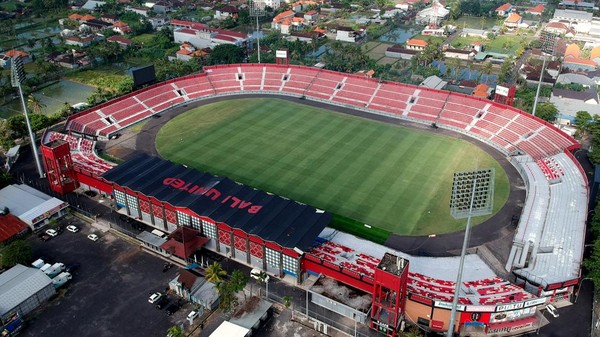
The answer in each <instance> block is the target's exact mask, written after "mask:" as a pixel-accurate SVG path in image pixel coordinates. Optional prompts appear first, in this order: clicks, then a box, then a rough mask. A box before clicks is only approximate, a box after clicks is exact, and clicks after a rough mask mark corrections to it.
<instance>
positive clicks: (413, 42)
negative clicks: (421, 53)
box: [406, 39, 427, 47]
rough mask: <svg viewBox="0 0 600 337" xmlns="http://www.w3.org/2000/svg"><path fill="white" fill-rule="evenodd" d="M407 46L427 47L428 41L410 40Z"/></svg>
mask: <svg viewBox="0 0 600 337" xmlns="http://www.w3.org/2000/svg"><path fill="white" fill-rule="evenodd" d="M406 45H408V46H419V47H427V41H424V40H420V39H410V40H408V41H406Z"/></svg>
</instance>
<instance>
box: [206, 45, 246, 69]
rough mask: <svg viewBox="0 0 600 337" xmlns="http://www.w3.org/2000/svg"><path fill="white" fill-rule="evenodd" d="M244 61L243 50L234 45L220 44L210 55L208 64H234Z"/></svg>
mask: <svg viewBox="0 0 600 337" xmlns="http://www.w3.org/2000/svg"><path fill="white" fill-rule="evenodd" d="M243 60H244V51H243V50H242V48H240V47H238V46H236V45H233V44H220V45H218V46H216V47H215V48H214V49H213V51H212V52H211V53H210V55H209V56H208V60H207V63H208V64H209V65H214V64H232V63H241V62H242V61H243Z"/></svg>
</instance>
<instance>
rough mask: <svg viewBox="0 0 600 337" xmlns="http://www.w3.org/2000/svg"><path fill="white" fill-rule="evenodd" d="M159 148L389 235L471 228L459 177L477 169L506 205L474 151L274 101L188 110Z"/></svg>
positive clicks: (501, 187) (503, 188) (501, 182)
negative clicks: (455, 204)
mask: <svg viewBox="0 0 600 337" xmlns="http://www.w3.org/2000/svg"><path fill="white" fill-rule="evenodd" d="M157 149H158V151H159V153H160V154H161V156H162V157H164V158H166V159H169V160H171V161H174V162H176V163H182V164H186V165H188V166H190V167H193V168H196V169H198V170H201V171H208V172H211V173H213V174H216V175H222V176H227V177H230V178H232V179H234V180H237V181H240V182H242V183H244V184H247V185H249V186H253V187H256V188H259V189H262V190H264V191H269V192H272V193H276V194H279V195H282V196H285V197H288V198H291V199H294V200H297V201H301V202H303V203H306V204H309V205H312V206H315V207H318V208H321V209H325V210H328V211H330V212H332V213H335V214H339V215H341V216H343V217H347V218H350V219H353V220H357V221H360V223H361V224H362V223H368V224H370V225H372V226H373V227H377V228H379V229H382V230H383V231H381V233H386V231H391V232H394V233H399V234H406V235H424V234H432V233H445V232H454V231H456V230H460V229H462V228H463V227H464V225H465V221H464V220H460V221H456V220H454V219H453V218H452V217H451V216H450V215H449V212H450V211H449V207H448V205H449V200H450V191H451V184H452V174H453V173H454V172H455V171H463V170H469V169H473V168H475V167H476V165H478V167H495V168H496V172H497V173H496V194H495V198H494V200H495V205H494V209H495V210H496V211H497V210H499V209H500V207H501V206H502V205H503V204H504V203H505V202H506V199H507V197H508V187H509V185H508V179H507V177H506V174H505V173H504V171H503V170H502V169H501V168H500V166H499V164H498V163H497V162H496V161H495V160H494V159H493V158H492V157H490V156H489V155H488V154H487V153H486V152H484V151H483V150H481V149H479V148H478V147H476V146H474V145H472V144H470V143H468V142H465V141H462V140H459V139H455V138H450V137H446V136H441V135H438V134H435V133H431V132H425V131H420V130H416V129H408V128H404V127H399V126H394V125H389V124H385V123H379V122H374V121H369V120H365V119H362V118H357V117H352V116H347V115H343V114H337V113H333V112H330V111H328V110H324V109H319V108H314V107H309V106H306V105H302V104H299V103H292V102H289V101H283V100H279V99H274V98H264V99H262V98H261V99H234V100H230V101H225V102H219V103H213V104H208V105H205V106H202V107H198V108H196V109H193V110H190V111H189V112H187V113H185V114H182V115H179V116H177V117H176V118H174V119H173V120H172V121H170V122H169V123H168V124H166V125H165V126H164V127H163V128H162V129H161V130H160V132H159V133H158V136H157ZM484 219H485V218H475V219H474V223H480V222H481V221H483V220H484ZM341 222H343V221H341ZM350 222H351V221H350ZM355 224H356V223H355ZM374 231H375V230H374ZM378 235H379V234H378ZM382 235H383V234H382Z"/></svg>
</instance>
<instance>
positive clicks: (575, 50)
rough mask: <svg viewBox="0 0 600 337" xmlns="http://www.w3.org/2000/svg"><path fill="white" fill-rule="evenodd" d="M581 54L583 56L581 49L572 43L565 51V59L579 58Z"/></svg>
mask: <svg viewBox="0 0 600 337" xmlns="http://www.w3.org/2000/svg"><path fill="white" fill-rule="evenodd" d="M579 54H581V49H580V48H579V46H578V45H576V44H575V43H571V44H570V45H568V46H567V49H566V50H565V59H566V58H579Z"/></svg>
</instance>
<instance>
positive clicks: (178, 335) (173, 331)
mask: <svg viewBox="0 0 600 337" xmlns="http://www.w3.org/2000/svg"><path fill="white" fill-rule="evenodd" d="M167 336H169V337H183V336H184V333H183V330H181V327H180V326H179V325H173V326H172V327H170V328H169V329H168V330H167Z"/></svg>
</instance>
